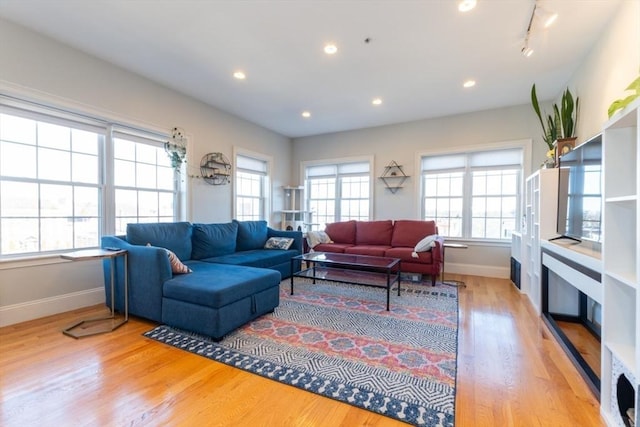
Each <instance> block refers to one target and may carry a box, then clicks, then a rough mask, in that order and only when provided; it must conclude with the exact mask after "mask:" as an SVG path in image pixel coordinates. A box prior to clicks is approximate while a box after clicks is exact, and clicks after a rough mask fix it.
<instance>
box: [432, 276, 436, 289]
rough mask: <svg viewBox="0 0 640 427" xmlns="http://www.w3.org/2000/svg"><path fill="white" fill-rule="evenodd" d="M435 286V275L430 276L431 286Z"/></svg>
mask: <svg viewBox="0 0 640 427" xmlns="http://www.w3.org/2000/svg"><path fill="white" fill-rule="evenodd" d="M435 285H436V275H435V274H432V275H431V286H435Z"/></svg>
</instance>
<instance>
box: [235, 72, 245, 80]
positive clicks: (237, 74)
mask: <svg viewBox="0 0 640 427" xmlns="http://www.w3.org/2000/svg"><path fill="white" fill-rule="evenodd" d="M233 77H235V78H236V79H238V80H244V79H246V78H247V75H246V74H245V73H244V72H243V71H236V72H235V73H233Z"/></svg>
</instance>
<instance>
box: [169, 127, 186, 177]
mask: <svg viewBox="0 0 640 427" xmlns="http://www.w3.org/2000/svg"><path fill="white" fill-rule="evenodd" d="M164 151H166V152H167V155H168V156H169V159H170V160H171V167H172V168H173V169H174V170H175V171H176V172H180V168H181V166H182V163H183V162H185V163H186V157H187V141H186V138H185V136H184V131H183V130H182V129H180V128H178V127H175V128H173V129H171V140H169V141H167V142H165V143H164Z"/></svg>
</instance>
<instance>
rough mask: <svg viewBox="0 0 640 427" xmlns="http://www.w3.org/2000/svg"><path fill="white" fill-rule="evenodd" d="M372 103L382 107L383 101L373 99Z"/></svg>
mask: <svg viewBox="0 0 640 427" xmlns="http://www.w3.org/2000/svg"><path fill="white" fill-rule="evenodd" d="M371 103H372V104H373V105H380V104H382V99H380V98H373V101H371Z"/></svg>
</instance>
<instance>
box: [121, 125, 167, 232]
mask: <svg viewBox="0 0 640 427" xmlns="http://www.w3.org/2000/svg"><path fill="white" fill-rule="evenodd" d="M112 136H113V138H112V140H113V163H114V164H113V187H114V195H115V203H114V205H115V232H116V234H125V233H126V231H127V224H128V223H142V222H171V221H173V220H174V218H175V214H176V209H175V207H176V205H177V191H176V186H175V179H174V178H175V175H174V174H175V172H174V170H173V168H172V167H171V161H170V160H169V157H168V155H167V153H166V152H165V150H164V141H161V140H158V139H156V138H153V137H152V136H151V135H141V134H140V133H139V132H136V133H133V132H126V130H114V131H113V132H112Z"/></svg>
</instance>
